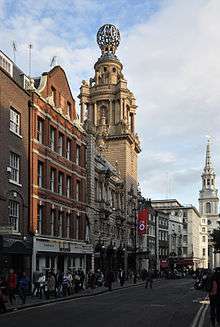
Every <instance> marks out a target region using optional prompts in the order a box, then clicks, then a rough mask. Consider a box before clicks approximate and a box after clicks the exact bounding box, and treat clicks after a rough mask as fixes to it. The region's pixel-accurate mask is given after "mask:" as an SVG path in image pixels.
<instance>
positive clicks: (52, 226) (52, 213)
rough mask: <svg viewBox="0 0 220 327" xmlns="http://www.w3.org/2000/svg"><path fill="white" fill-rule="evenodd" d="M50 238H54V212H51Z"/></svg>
mask: <svg viewBox="0 0 220 327" xmlns="http://www.w3.org/2000/svg"><path fill="white" fill-rule="evenodd" d="M51 236H55V210H51Z"/></svg>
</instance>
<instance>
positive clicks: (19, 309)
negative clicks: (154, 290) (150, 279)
mask: <svg viewBox="0 0 220 327" xmlns="http://www.w3.org/2000/svg"><path fill="white" fill-rule="evenodd" d="M141 285H144V282H140V283H137V284H132V285H127V286H122V287H116V288H114V289H112V291H109V290H108V289H105V290H102V291H99V292H96V293H91V294H79V295H76V296H69V297H62V298H57V299H53V300H49V301H44V302H38V303H31V304H27V305H25V306H19V307H17V308H15V309H8V310H7V312H6V313H5V314H7V313H11V312H16V311H22V310H25V309H29V308H34V307H41V306H44V305H47V304H52V303H60V302H66V301H70V300H74V299H80V298H88V297H93V296H96V295H101V294H104V293H110V292H111V293H112V292H115V291H119V290H122V289H127V288H131V287H138V286H141Z"/></svg>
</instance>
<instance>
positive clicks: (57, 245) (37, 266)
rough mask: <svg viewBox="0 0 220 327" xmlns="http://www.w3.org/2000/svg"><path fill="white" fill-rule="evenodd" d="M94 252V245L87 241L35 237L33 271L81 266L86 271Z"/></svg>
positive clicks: (71, 268) (55, 270)
mask: <svg viewBox="0 0 220 327" xmlns="http://www.w3.org/2000/svg"><path fill="white" fill-rule="evenodd" d="M92 253H93V248H92V245H91V244H87V243H85V242H77V241H75V242H74V241H67V240H60V239H54V238H46V237H34V245H33V259H32V271H33V272H34V271H39V272H47V271H48V270H53V271H54V272H55V273H56V272H57V271H61V272H65V271H67V270H71V271H72V270H74V269H79V268H80V269H83V270H84V272H86V271H87V270H88V267H87V265H88V263H89V262H90V260H89V258H90V257H92Z"/></svg>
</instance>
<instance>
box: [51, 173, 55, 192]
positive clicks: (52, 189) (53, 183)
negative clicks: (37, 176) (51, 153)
mask: <svg viewBox="0 0 220 327" xmlns="http://www.w3.org/2000/svg"><path fill="white" fill-rule="evenodd" d="M55 176H56V170H55V169H54V168H50V190H51V192H55Z"/></svg>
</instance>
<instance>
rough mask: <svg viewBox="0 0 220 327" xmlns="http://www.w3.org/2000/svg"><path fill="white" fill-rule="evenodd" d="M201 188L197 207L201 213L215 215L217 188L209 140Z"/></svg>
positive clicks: (216, 210)
mask: <svg viewBox="0 0 220 327" xmlns="http://www.w3.org/2000/svg"><path fill="white" fill-rule="evenodd" d="M201 177H202V190H201V191H200V197H199V208H200V213H201V214H202V215H205V216H208V217H210V218H211V216H213V215H214V216H215V215H217V214H218V203H219V198H218V190H217V189H216V186H215V177H216V175H215V171H214V167H213V164H212V160H211V141H210V139H209V140H208V143H207V146H206V157H205V167H204V169H203V173H202V176H201Z"/></svg>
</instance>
